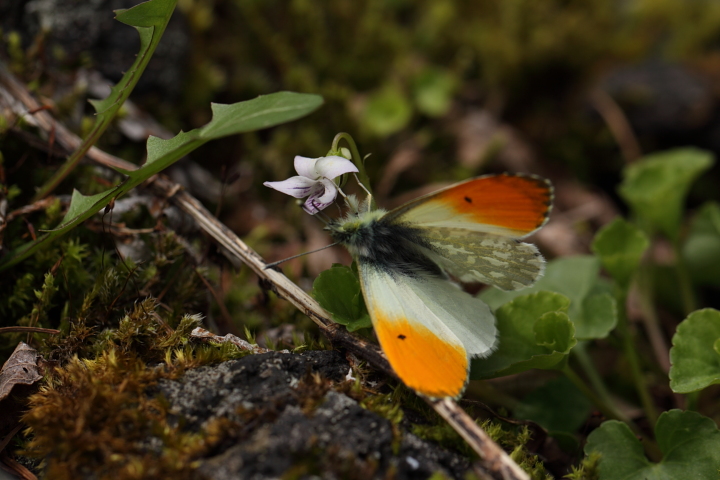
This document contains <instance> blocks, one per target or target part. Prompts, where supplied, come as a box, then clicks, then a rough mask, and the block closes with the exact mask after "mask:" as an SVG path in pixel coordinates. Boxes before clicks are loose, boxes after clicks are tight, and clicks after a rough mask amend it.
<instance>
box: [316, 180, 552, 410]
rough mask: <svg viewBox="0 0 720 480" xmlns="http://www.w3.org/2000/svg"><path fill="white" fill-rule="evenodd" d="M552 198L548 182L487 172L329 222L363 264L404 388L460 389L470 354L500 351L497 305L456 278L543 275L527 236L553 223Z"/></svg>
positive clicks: (503, 279) (528, 280)
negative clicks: (397, 203) (550, 218)
mask: <svg viewBox="0 0 720 480" xmlns="http://www.w3.org/2000/svg"><path fill="white" fill-rule="evenodd" d="M552 200H553V188H552V185H551V184H550V182H549V181H548V180H545V179H543V178H540V177H537V176H532V175H513V174H502V175H486V176H481V177H476V178H473V179H470V180H467V181H464V182H461V183H458V184H455V185H452V186H450V187H447V188H445V189H442V190H438V191H436V192H434V193H430V194H428V195H425V196H422V197H420V198H417V199H415V200H413V201H411V202H409V203H406V204H404V205H402V206H400V207H398V208H396V209H394V210H391V211H386V210H383V209H375V210H372V209H371V208H370V201H369V199H368V201H366V202H364V203H363V204H356V205H355V207H354V208H351V213H349V214H348V215H346V216H345V217H342V218H340V219H336V220H332V221H331V222H330V223H329V224H328V225H327V227H326V229H327V230H328V231H329V232H330V235H331V236H332V237H333V238H334V240H335V241H336V242H337V243H340V244H342V245H344V246H345V247H346V248H347V249H348V250H349V252H350V254H351V255H352V257H353V259H354V261H355V262H356V263H357V267H358V272H359V275H360V285H361V289H362V293H363V296H364V298H365V303H366V305H367V308H368V312H369V313H370V318H371V320H372V324H373V327H374V329H375V332H376V334H377V338H378V340H379V342H380V346H381V347H382V350H383V351H384V352H385V355H386V356H387V358H388V360H389V362H390V365H391V366H392V368H393V370H394V371H395V373H396V374H397V376H398V377H399V378H400V380H402V381H403V383H405V385H407V386H408V387H410V388H411V389H413V390H414V391H415V392H417V393H419V394H421V395H424V396H427V397H431V398H444V397H452V398H457V397H459V396H460V395H462V393H463V392H464V390H465V387H466V385H467V382H468V375H469V370H470V360H471V359H472V358H483V357H487V356H489V355H490V354H491V353H492V352H493V351H494V349H495V348H496V347H497V336H498V331H497V327H496V325H495V317H494V315H493V313H492V311H491V310H490V308H489V307H488V306H487V305H486V304H485V303H484V302H483V301H482V300H480V299H479V298H476V297H474V296H472V295H470V294H469V293H467V292H465V291H464V290H462V289H461V288H460V287H459V286H458V285H457V284H456V283H454V282H453V281H452V280H456V281H459V282H462V283H471V282H482V283H486V284H488V285H493V286H496V287H498V288H500V289H503V290H519V289H521V288H525V287H527V286H529V285H531V284H532V283H533V282H535V280H537V279H538V278H540V277H541V276H542V274H543V271H544V268H545V260H544V259H543V257H542V255H541V254H540V252H539V251H538V249H537V247H535V246H534V245H532V244H528V243H523V242H521V241H520V239H522V238H524V237H526V236H528V235H530V234H532V233H533V232H535V231H536V230H537V229H539V228H540V227H542V226H543V225H544V224H545V223H546V222H547V220H548V216H549V213H550V210H551V208H552Z"/></svg>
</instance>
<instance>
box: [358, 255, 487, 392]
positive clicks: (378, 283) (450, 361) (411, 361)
mask: <svg viewBox="0 0 720 480" xmlns="http://www.w3.org/2000/svg"><path fill="white" fill-rule="evenodd" d="M358 267H359V271H360V279H361V285H362V289H363V294H364V296H365V302H366V304H367V307H368V310H369V312H370V318H371V319H372V322H373V326H374V327H375V332H376V333H377V336H378V340H379V341H380V345H381V346H382V349H383V351H384V352H385V354H386V355H387V357H388V360H389V361H390V365H391V366H392V367H393V370H395V373H397V375H398V376H399V377H400V379H401V380H402V381H403V382H404V383H405V384H406V385H407V386H408V387H410V388H412V389H413V390H415V391H416V392H418V393H421V394H423V395H426V396H429V397H435V398H440V397H457V396H459V395H461V394H462V392H463V390H464V388H465V385H466V383H467V378H468V371H469V358H470V357H483V356H487V355H489V354H490V353H491V352H492V350H493V348H494V346H495V343H496V338H497V329H496V328H495V317H494V316H493V314H492V312H491V311H490V308H489V307H488V306H487V305H486V304H485V303H484V302H482V301H481V300H480V299H478V298H475V297H473V296H472V295H470V294H468V293H466V292H464V291H462V290H460V289H459V288H458V287H457V286H455V285H453V284H452V283H450V282H449V281H447V280H445V279H442V278H435V277H430V276H423V277H409V276H405V275H391V274H389V273H388V272H386V271H383V270H381V269H379V268H376V267H374V266H371V265H366V264H363V263H359V265H358Z"/></svg>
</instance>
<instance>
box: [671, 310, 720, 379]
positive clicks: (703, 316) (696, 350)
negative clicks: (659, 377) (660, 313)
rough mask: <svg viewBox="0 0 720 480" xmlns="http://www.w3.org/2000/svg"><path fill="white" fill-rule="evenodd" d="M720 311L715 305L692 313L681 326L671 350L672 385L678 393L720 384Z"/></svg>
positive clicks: (678, 328)
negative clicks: (719, 348)
mask: <svg viewBox="0 0 720 480" xmlns="http://www.w3.org/2000/svg"><path fill="white" fill-rule="evenodd" d="M718 340H720V312H718V311H717V310H715V309H712V308H706V309H705V310H698V311H696V312H693V313H691V314H690V315H688V317H687V318H686V319H685V320H683V321H682V322H681V323H680V325H678V327H677V330H676V331H675V335H673V338H672V343H673V346H672V348H671V349H670V363H671V364H672V365H671V366H670V388H672V390H673V392H676V393H688V392H694V391H696V390H701V389H703V388H705V387H707V386H709V385H713V384H716V383H720V354H718V351H717V350H716V344H717V342H718Z"/></svg>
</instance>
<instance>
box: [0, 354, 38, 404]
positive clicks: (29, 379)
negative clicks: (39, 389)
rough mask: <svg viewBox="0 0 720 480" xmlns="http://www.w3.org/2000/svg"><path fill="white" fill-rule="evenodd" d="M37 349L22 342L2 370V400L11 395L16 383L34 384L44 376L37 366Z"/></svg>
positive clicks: (0, 379)
mask: <svg viewBox="0 0 720 480" xmlns="http://www.w3.org/2000/svg"><path fill="white" fill-rule="evenodd" d="M37 359H38V353H37V350H35V349H34V348H32V347H31V346H30V345H28V344H27V343H24V342H20V343H19V344H18V346H17V347H15V351H14V352H13V353H12V355H10V358H8V359H7V362H5V365H3V367H2V370H0V401H2V400H4V399H5V398H7V396H8V395H10V392H11V391H12V389H13V387H14V386H15V385H32V384H33V383H35V382H37V381H38V380H40V379H41V378H42V375H40V373H39V372H38V367H37Z"/></svg>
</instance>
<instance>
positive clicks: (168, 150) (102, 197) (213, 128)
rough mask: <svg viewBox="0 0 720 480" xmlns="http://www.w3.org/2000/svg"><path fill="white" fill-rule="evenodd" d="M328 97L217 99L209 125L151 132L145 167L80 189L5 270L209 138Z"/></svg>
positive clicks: (1, 264) (272, 120) (300, 111)
mask: <svg viewBox="0 0 720 480" xmlns="http://www.w3.org/2000/svg"><path fill="white" fill-rule="evenodd" d="M322 102H323V100H322V97H320V96H319V95H310V94H301V93H292V92H279V93H273V94H271V95H264V96H261V97H258V98H256V99H253V100H248V101H246V102H239V103H235V104H233V105H213V113H214V115H213V118H212V120H211V121H210V123H208V124H207V125H205V126H204V127H201V128H198V129H195V130H191V131H190V132H187V133H185V132H181V133H180V134H179V135H177V136H176V137H174V138H171V139H170V140H161V139H159V138H156V137H150V138H149V139H148V143H147V148H148V161H147V162H146V163H145V164H144V165H143V166H142V167H140V168H138V169H137V170H134V171H125V170H120V172H121V173H124V174H126V175H127V176H128V178H127V179H126V180H125V181H123V182H121V183H119V184H118V185H116V186H115V187H113V188H111V189H109V190H107V191H105V192H103V193H99V194H97V195H93V196H91V197H85V196H83V195H82V194H80V193H79V192H74V193H73V201H72V202H71V204H70V209H69V210H68V212H67V214H66V215H65V218H63V221H62V222H61V223H60V225H58V226H57V227H56V228H55V229H53V230H51V231H49V232H48V233H46V234H45V235H42V236H40V237H39V238H38V239H37V240H35V241H33V242H29V243H27V244H25V245H23V246H21V247H19V248H17V249H16V250H13V251H12V252H10V253H8V254H7V255H5V256H4V257H3V258H2V259H0V271H2V270H4V269H6V268H8V267H10V266H12V265H14V264H16V263H18V262H20V261H22V260H23V259H25V258H27V257H28V256H30V255H32V254H33V252H35V251H37V250H38V249H39V248H41V247H42V246H43V245H45V244H47V243H48V242H50V241H52V240H54V239H55V238H57V237H58V236H60V235H62V234H64V233H66V232H67V231H69V230H70V229H72V228H73V227H75V226H76V225H78V224H79V223H80V222H83V221H85V220H87V219H88V218H90V217H92V216H93V215H94V214H96V213H97V212H99V211H100V210H101V209H103V208H105V206H107V205H108V204H109V203H110V201H111V200H112V199H113V198H117V197H120V196H122V195H124V194H125V193H127V192H128V191H130V190H131V189H133V188H135V187H136V186H138V185H139V184H141V183H142V182H144V181H145V180H147V179H148V178H150V177H151V176H153V175H155V174H156V173H158V172H160V171H162V170H163V169H165V168H167V167H169V166H170V165H172V164H173V163H175V162H176V161H178V160H179V159H180V158H182V157H183V156H185V155H187V154H188V153H190V152H192V151H193V150H195V149H196V148H197V147H199V146H200V145H202V144H203V143H205V142H207V141H208V140H212V139H216V138H220V137H223V136H226V135H232V134H235V133H243V132H249V131H252V130H257V129H260V128H265V127H270V126H274V125H278V124H280V123H284V122H289V121H291V120H295V119H297V118H300V117H302V116H304V115H307V114H309V113H310V112H312V111H313V110H316V109H317V108H318V107H319V106H320V105H322Z"/></svg>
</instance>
